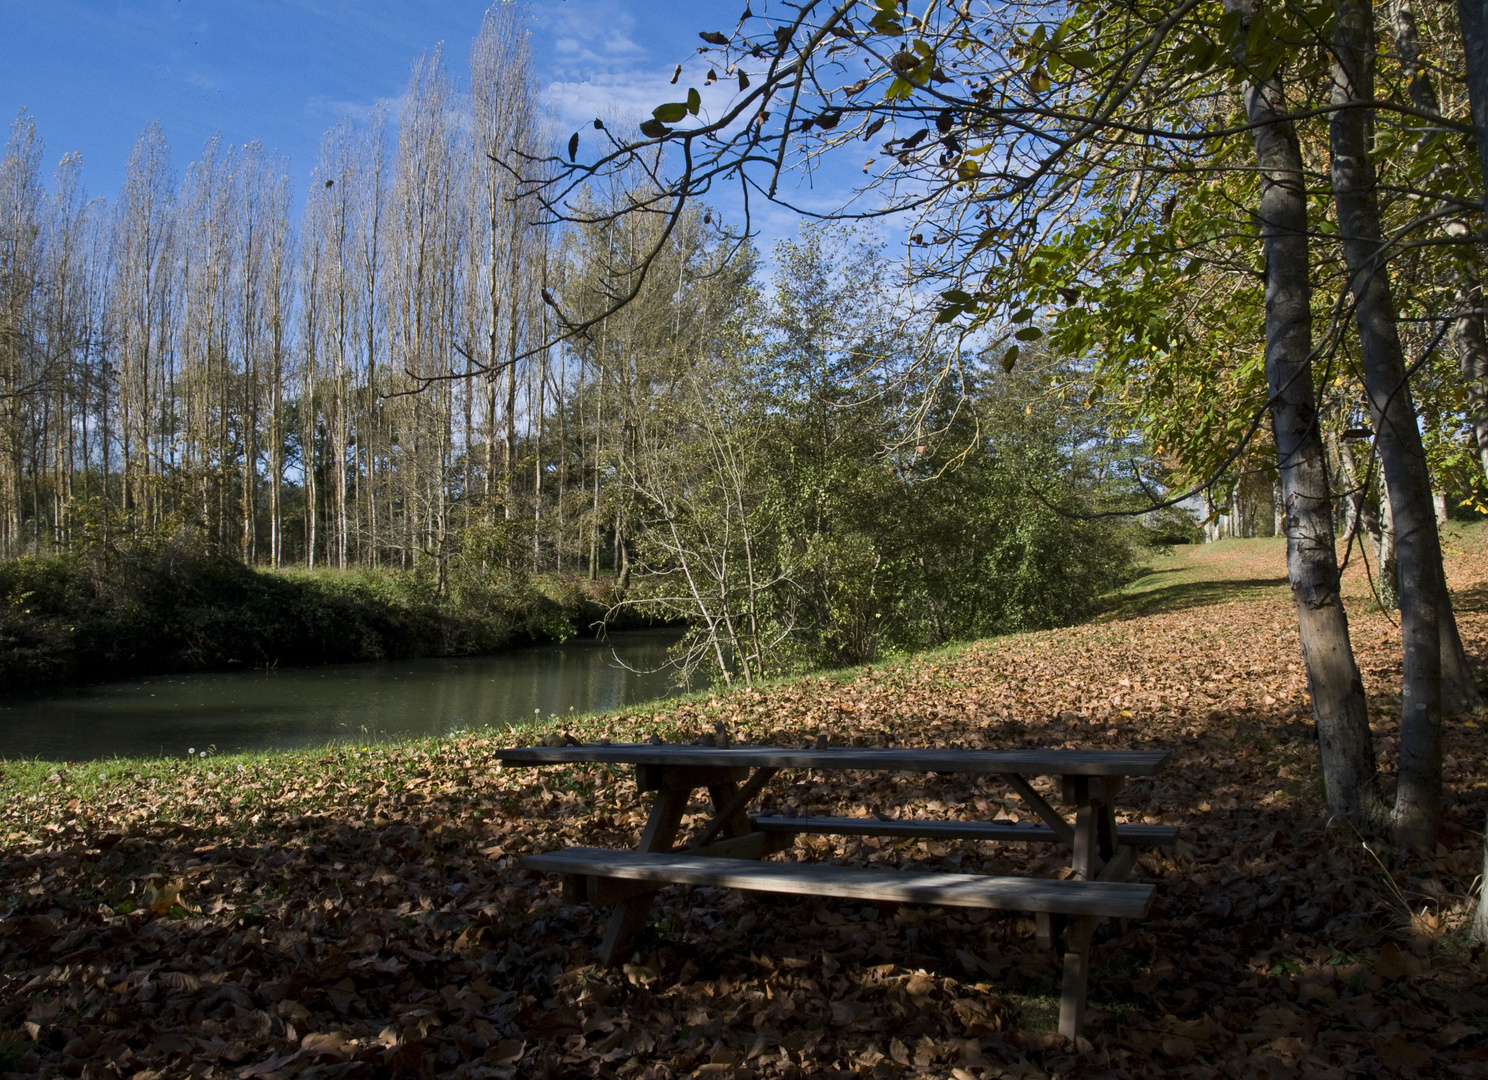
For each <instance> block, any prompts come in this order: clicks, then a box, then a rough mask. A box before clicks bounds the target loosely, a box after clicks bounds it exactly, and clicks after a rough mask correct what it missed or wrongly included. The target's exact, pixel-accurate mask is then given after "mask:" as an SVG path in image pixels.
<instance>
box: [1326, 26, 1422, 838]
mask: <svg viewBox="0 0 1488 1080" xmlns="http://www.w3.org/2000/svg"><path fill="white" fill-rule="evenodd" d="M1334 11H1335V13H1336V24H1335V25H1336V29H1335V30H1334V56H1335V61H1334V65H1333V92H1332V101H1333V104H1334V105H1343V106H1347V105H1350V104H1354V103H1360V102H1367V101H1370V100H1372V99H1373V96H1374V48H1375V42H1374V23H1373V18H1374V16H1373V11H1372V6H1371V2H1370V0H1335V4H1334ZM1372 126H1373V122H1372V112H1371V111H1370V110H1368V109H1367V108H1341V109H1339V110H1337V111H1336V112H1334V113H1333V114H1332V116H1331V117H1330V118H1329V122H1328V131H1329V148H1330V150H1331V154H1332V180H1333V199H1334V204H1335V206H1336V207H1337V210H1338V222H1339V233H1340V241H1341V245H1342V248H1343V256H1344V263H1345V265H1346V267H1347V270H1348V274H1349V289H1350V291H1351V293H1352V296H1353V301H1354V321H1355V325H1356V326H1357V327H1358V331H1359V342H1360V353H1361V357H1362V367H1363V370H1364V388H1365V394H1366V396H1367V398H1368V401H1369V411H1370V415H1371V418H1372V419H1373V421H1374V426H1375V431H1376V432H1377V444H1376V445H1377V446H1378V448H1379V455H1380V463H1381V465H1382V467H1383V470H1384V477H1385V486H1386V487H1387V488H1388V490H1389V493H1390V508H1391V510H1392V511H1393V513H1394V518H1395V550H1396V558H1397V559H1398V561H1399V574H1400V636H1401V646H1402V650H1403V652H1404V676H1403V680H1402V688H1401V699H1400V709H1401V717H1400V779H1399V784H1398V785H1397V788H1396V796H1395V812H1394V831H1395V835H1396V837H1397V839H1399V840H1401V841H1402V842H1405V843H1410V844H1414V845H1415V846H1417V847H1420V848H1422V849H1424V850H1430V848H1431V846H1432V845H1433V844H1434V843H1435V841H1436V830H1437V825H1438V824H1439V821H1440V816H1441V765H1442V748H1441V715H1442V649H1443V639H1444V637H1446V636H1448V635H1449V634H1451V631H1448V630H1446V629H1445V627H1446V622H1450V621H1451V616H1450V610H1449V607H1448V605H1447V604H1445V603H1442V602H1441V600H1442V598H1441V593H1442V591H1443V588H1444V585H1443V582H1444V578H1443V575H1442V569H1441V541H1440V539H1439V538H1438V535H1437V529H1436V508H1435V506H1434V504H1433V500H1432V495H1431V477H1430V474H1429V472H1428V471H1427V468H1426V453H1425V448H1424V447H1423V446H1422V443H1421V432H1420V428H1419V427H1418V426H1417V422H1416V410H1415V403H1414V401H1413V400H1412V396H1411V391H1410V385H1409V383H1408V380H1407V376H1406V370H1405V358H1404V354H1403V351H1402V349H1401V347H1400V337H1399V334H1398V332H1397V330H1396V312H1395V300H1394V297H1393V296H1392V295H1391V290H1390V275H1389V269H1388V264H1387V261H1386V257H1385V254H1384V251H1383V245H1382V243H1381V239H1380V237H1381V231H1380V223H1379V204H1378V201H1377V198H1376V194H1375V173H1374V161H1373V158H1372V157H1371V155H1370V149H1369V148H1370V143H1371V141H1372V134H1373V132H1372ZM1443 614H1445V615H1446V621H1445V622H1444V621H1443V618H1442V616H1443Z"/></svg>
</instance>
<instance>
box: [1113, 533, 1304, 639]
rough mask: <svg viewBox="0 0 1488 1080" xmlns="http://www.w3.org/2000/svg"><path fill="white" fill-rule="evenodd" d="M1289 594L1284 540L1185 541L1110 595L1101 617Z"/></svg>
mask: <svg viewBox="0 0 1488 1080" xmlns="http://www.w3.org/2000/svg"><path fill="white" fill-rule="evenodd" d="M1286 595H1287V576H1286V548H1285V542H1284V541H1283V540H1281V539H1278V538H1276V537H1261V538H1258V539H1253V540H1220V541H1217V542H1215V543H1213V544H1186V545H1179V546H1176V547H1173V548H1171V549H1168V551H1167V552H1165V553H1163V554H1160V555H1157V556H1155V557H1154V558H1153V559H1152V560H1151V561H1150V562H1149V563H1148V564H1147V565H1146V566H1145V567H1143V568H1142V569H1140V570H1139V571H1138V572H1137V576H1136V578H1135V579H1134V580H1133V581H1131V582H1130V583H1129V584H1127V585H1126V586H1124V587H1123V588H1121V589H1119V590H1117V591H1116V592H1115V593H1113V594H1111V595H1110V596H1109V597H1108V598H1107V600H1106V603H1105V605H1104V609H1103V610H1102V612H1101V614H1100V615H1099V616H1098V617H1097V621H1104V620H1114V619H1131V618H1139V617H1141V616H1144V615H1156V614H1159V613H1161V612H1167V611H1179V610H1182V609H1185V608H1195V607H1207V606H1210V605H1213V604H1226V603H1232V602H1234V601H1238V600H1261V599H1267V598H1274V597H1285V596H1286Z"/></svg>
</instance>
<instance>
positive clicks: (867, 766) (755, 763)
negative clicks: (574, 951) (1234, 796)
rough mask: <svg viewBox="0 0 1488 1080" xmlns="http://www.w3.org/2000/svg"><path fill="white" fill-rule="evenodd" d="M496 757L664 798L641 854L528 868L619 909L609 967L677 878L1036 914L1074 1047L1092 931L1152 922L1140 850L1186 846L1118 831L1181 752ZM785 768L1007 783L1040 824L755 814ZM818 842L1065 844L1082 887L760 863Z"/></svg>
mask: <svg viewBox="0 0 1488 1080" xmlns="http://www.w3.org/2000/svg"><path fill="white" fill-rule="evenodd" d="M724 741H726V740H724ZM496 757H497V759H498V760H499V761H501V762H502V763H503V764H507V765H577V764H605V765H633V766H634V767H635V769H636V779H637V783H638V787H639V788H640V790H641V791H643V792H655V793H656V794H655V799H654V801H653V802H652V805H651V811H650V815H649V816H648V818H647V820H646V824H645V827H644V828H643V829H642V831H641V838H640V843H639V844H638V845H637V846H636V848H635V849H634V850H632V851H617V850H613V849H603V848H589V847H572V848H565V849H563V850H561V851H553V852H548V853H546V854H541V855H532V856H528V857H527V858H526V859H524V860H523V862H524V865H526V866H527V867H529V868H531V869H534V870H540V871H544V872H547V873H553V874H560V875H562V877H563V882H564V894H565V897H566V898H567V899H568V900H569V901H570V902H589V903H594V904H601V905H606V904H608V905H614V910H613V912H612V914H611V916H610V921H609V924H608V926H607V927H606V931H605V936H604V940H603V943H602V944H601V946H600V950H599V953H600V956H599V958H600V962H601V963H602V964H604V965H606V966H611V965H614V964H618V963H621V962H623V961H624V960H625V958H626V957H627V956H628V955H629V950H630V945H631V943H632V942H633V941H634V938H635V935H636V934H637V933H638V932H639V931H640V930H641V929H642V928H643V927H644V926H645V924H646V918H647V915H648V913H649V910H650V904H651V898H652V896H653V894H654V892H655V890H656V889H658V888H660V887H661V886H663V885H668V884H686V885H709V886H718V887H725V888H736V889H745V890H753V891H759V892H773V893H788V894H796V895H807V896H832V897H844V898H848V899H853V900H860V901H893V902H899V903H915V904H942V905H948V906H953V907H979V908H989V909H997V910H1009V911H1023V912H1030V913H1032V914H1033V915H1034V916H1035V921H1036V925H1037V927H1038V936H1039V939H1040V941H1041V943H1043V944H1045V945H1047V946H1049V947H1059V945H1060V943H1061V940H1062V948H1063V952H1064V973H1063V975H1064V977H1063V984H1062V988H1061V991H1060V1010H1059V1030H1060V1032H1061V1033H1062V1034H1064V1035H1066V1036H1068V1037H1070V1038H1074V1037H1075V1036H1077V1035H1079V1034H1080V1033H1081V1031H1082V1028H1083V1026H1084V1017H1085V995H1086V985H1087V982H1088V978H1089V956H1090V938H1091V934H1092V933H1093V931H1094V930H1095V928H1096V926H1097V925H1098V924H1099V922H1100V921H1101V920H1102V919H1119V920H1125V919H1131V918H1139V917H1141V916H1143V915H1145V914H1146V913H1147V910H1148V908H1149V907H1150V906H1151V904H1152V899H1153V895H1154V892H1155V889H1154V886H1152V885H1149V884H1141V883H1138V882H1133V881H1130V880H1128V879H1129V877H1130V874H1131V871H1132V868H1133V866H1134V865H1135V863H1136V852H1137V850H1138V849H1140V848H1144V847H1153V846H1163V845H1171V844H1173V843H1174V842H1175V841H1176V840H1177V836H1178V830H1177V828H1176V827H1174V826H1166V825H1140V824H1119V823H1118V822H1117V820H1116V814H1115V805H1114V804H1115V799H1116V796H1117V794H1118V793H1119V792H1120V791H1121V789H1122V787H1123V786H1124V785H1125V783H1126V781H1127V779H1128V778H1130V777H1140V776H1152V775H1154V774H1155V773H1156V772H1157V771H1158V769H1160V768H1161V767H1162V765H1163V763H1164V762H1165V761H1166V760H1167V757H1168V754H1167V752H1166V751H1155V750H961V749H955V748H935V749H915V748H904V749H895V748H879V747H827V746H818V747H816V748H809V749H786V748H784V747H779V746H756V745H748V744H733V745H726V746H719V745H713V746H707V745H679V744H672V743H611V742H607V741H606V742H598V743H589V744H584V745H565V746H533V747H514V748H511V749H506V750H500V751H498V752H497V754H496ZM782 769H810V770H821V771H831V772H848V771H854V770H867V771H887V772H918V773H942V774H972V775H989V776H997V777H1000V778H1001V779H1002V780H1003V781H1004V782H1005V783H1006V784H1007V785H1008V786H1009V787H1011V788H1012V789H1013V791H1014V792H1016V793H1017V794H1018V796H1019V797H1020V798H1021V799H1022V801H1023V803H1024V804H1025V805H1026V806H1027V807H1028V808H1029V809H1030V810H1031V811H1032V812H1033V814H1034V815H1035V816H1036V817H1037V818H1038V819H1039V821H1038V822H1015V821H1009V820H1002V821H957V820H933V819H910V818H885V817H871V818H864V817H812V816H786V815H784V814H765V813H760V814H753V815H751V814H750V813H749V812H748V810H749V806H750V804H751V803H753V802H754V801H755V799H756V798H757V797H758V796H759V795H760V794H761V792H762V791H763V790H764V788H765V785H766V784H768V783H769V782H770V780H771V779H773V778H774V777H775V775H776V774H777V773H779V772H780V771H781V770H782ZM1040 776H1054V777H1058V778H1059V784H1058V788H1059V798H1058V800H1057V801H1059V802H1061V803H1063V804H1064V805H1065V806H1067V807H1071V808H1072V809H1073V817H1072V818H1071V817H1066V816H1065V814H1064V813H1062V812H1061V811H1060V810H1059V809H1056V808H1055V806H1054V805H1053V804H1052V803H1051V802H1050V800H1049V799H1046V798H1045V797H1044V796H1043V795H1042V794H1040V793H1039V792H1038V791H1037V790H1036V789H1035V788H1034V786H1033V785H1032V784H1031V783H1030V782H1029V779H1030V778H1031V777H1040ZM699 788H704V789H706V790H707V792H708V795H709V798H710V799H711V801H712V807H713V812H712V815H711V816H710V817H709V818H708V819H707V821H706V823H705V824H704V825H703V826H702V828H700V829H699V830H697V832H696V833H695V834H694V835H693V836H691V837H690V838H688V840H687V841H686V843H685V844H684V845H683V846H681V847H677V846H676V843H677V834H678V832H679V830H680V828H681V825H682V818H683V814H684V812H685V811H686V809H687V804H688V801H689V799H690V798H691V796H692V794H693V792H694V791H696V790H698V789H699ZM803 833H816V834H831V835H855V836H876V837H912V838H920V839H944V840H990V841H1004V842H1006V841H1012V842H1019V841H1021V842H1033V843H1055V844H1062V845H1064V846H1066V847H1068V848H1069V849H1070V852H1071V856H1070V869H1071V873H1070V875H1069V877H1068V878H1029V877H1018V876H1000V877H999V876H991V875H985V874H948V873H928V872H923V871H908V870H896V869H884V868H881V867H857V866H839V865H835V864H828V863H810V862H786V861H781V862H761V861H758V860H761V859H763V858H764V857H765V856H767V855H770V854H774V853H777V852H782V851H785V850H786V849H788V848H790V847H792V846H794V843H795V838H796V836H797V835H800V834H803Z"/></svg>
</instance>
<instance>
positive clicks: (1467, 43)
mask: <svg viewBox="0 0 1488 1080" xmlns="http://www.w3.org/2000/svg"><path fill="white" fill-rule="evenodd" d="M1457 21H1458V25H1459V26H1460V27H1461V29H1462V58H1463V67H1465V68H1466V69H1467V98H1468V103H1469V105H1470V107H1471V109H1472V122H1473V127H1475V128H1477V132H1476V135H1477V143H1478V168H1479V170H1481V172H1482V180H1483V184H1484V187H1485V188H1488V7H1485V6H1484V4H1483V0H1457ZM1484 210H1485V211H1488V198H1485V199H1484Z"/></svg>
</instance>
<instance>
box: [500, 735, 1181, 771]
mask: <svg viewBox="0 0 1488 1080" xmlns="http://www.w3.org/2000/svg"><path fill="white" fill-rule="evenodd" d="M495 757H496V759H497V760H498V761H501V762H503V763H510V764H513V765H563V764H570V765H573V764H586V763H587V764H612V765H695V766H745V767H748V768H765V769H866V770H882V771H887V772H954V773H1018V774H1021V775H1025V776H1056V775H1057V776H1153V775H1156V773H1157V771H1158V769H1160V768H1161V767H1162V765H1163V763H1164V762H1165V761H1167V759H1168V751H1166V750H958V749H956V748H954V747H936V748H933V749H925V748H916V747H903V748H883V747H860V746H832V747H827V748H825V749H820V750H818V749H803V750H790V749H786V748H785V747H781V746H754V745H749V744H743V745H741V744H735V745H733V746H730V747H728V748H726V749H722V748H719V747H716V746H696V745H685V744H680V743H586V744H584V745H581V746H518V747H512V748H510V749H506V750H498V751H496V754H495Z"/></svg>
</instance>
